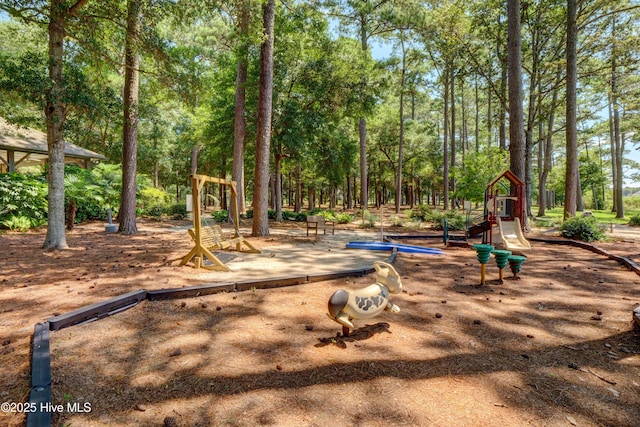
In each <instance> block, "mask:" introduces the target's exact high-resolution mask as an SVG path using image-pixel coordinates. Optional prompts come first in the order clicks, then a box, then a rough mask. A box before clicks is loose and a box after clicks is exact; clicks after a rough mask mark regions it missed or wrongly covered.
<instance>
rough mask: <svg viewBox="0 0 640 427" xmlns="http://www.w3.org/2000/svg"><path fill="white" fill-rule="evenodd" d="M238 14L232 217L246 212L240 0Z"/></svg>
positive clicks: (245, 27)
mask: <svg viewBox="0 0 640 427" xmlns="http://www.w3.org/2000/svg"><path fill="white" fill-rule="evenodd" d="M240 8H241V9H240V14H239V21H240V22H239V28H240V37H241V38H242V41H241V42H240V43H241V44H240V49H239V52H238V68H237V72H236V107H235V116H234V122H233V165H232V166H231V179H232V180H233V181H235V182H236V189H237V193H236V195H237V200H236V205H237V206H231V214H232V215H230V216H229V217H230V218H234V215H233V212H234V210H235V209H238V213H239V214H245V213H246V212H247V206H246V202H245V193H244V139H245V135H246V131H245V128H246V118H245V114H246V87H245V86H246V83H247V70H248V59H247V58H248V56H249V46H248V44H247V42H246V41H245V40H244V37H247V36H248V31H249V9H248V7H247V4H246V2H241V5H240Z"/></svg>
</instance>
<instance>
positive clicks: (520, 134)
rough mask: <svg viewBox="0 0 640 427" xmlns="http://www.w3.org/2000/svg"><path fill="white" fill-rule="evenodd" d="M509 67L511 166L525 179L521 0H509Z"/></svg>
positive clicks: (513, 170)
mask: <svg viewBox="0 0 640 427" xmlns="http://www.w3.org/2000/svg"><path fill="white" fill-rule="evenodd" d="M507 9H508V33H509V35H508V46H507V67H508V85H509V154H510V161H509V167H510V169H511V172H513V174H514V175H516V176H517V177H518V178H520V179H521V180H522V181H523V182H524V180H525V176H524V174H525V153H526V151H525V149H526V147H525V139H524V112H523V108H522V52H521V46H522V41H521V37H520V0H508V2H507Z"/></svg>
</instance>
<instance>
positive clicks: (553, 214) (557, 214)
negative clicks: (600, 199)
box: [531, 206, 640, 224]
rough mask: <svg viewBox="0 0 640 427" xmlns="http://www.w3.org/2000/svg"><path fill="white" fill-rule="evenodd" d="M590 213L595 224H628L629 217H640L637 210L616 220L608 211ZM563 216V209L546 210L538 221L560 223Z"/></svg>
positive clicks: (630, 211)
mask: <svg viewBox="0 0 640 427" xmlns="http://www.w3.org/2000/svg"><path fill="white" fill-rule="evenodd" d="M535 208H537V207H532V208H531V210H532V211H533V212H535ZM590 212H592V213H593V217H594V218H595V219H596V222H598V223H602V224H611V223H613V224H628V223H629V218H630V217H632V216H637V215H640V211H638V210H626V211H625V213H624V214H625V217H624V218H616V214H615V212H611V211H610V210H591V211H590ZM563 216H564V208H563V207H562V206H560V207H557V208H554V209H547V210H546V211H545V216H543V217H541V218H538V219H540V220H542V222H546V221H551V222H561V221H562V219H563ZM576 216H578V217H580V216H582V212H577V213H576Z"/></svg>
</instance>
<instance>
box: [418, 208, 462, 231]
mask: <svg viewBox="0 0 640 427" xmlns="http://www.w3.org/2000/svg"><path fill="white" fill-rule="evenodd" d="M445 219H446V220H447V223H448V227H449V231H459V230H464V229H465V228H466V227H467V221H466V219H465V217H464V216H463V215H460V214H459V213H457V212H456V211H446V212H433V213H431V214H430V215H429V216H428V217H427V222H429V223H431V224H432V225H433V228H435V229H436V230H442V229H444V220H445Z"/></svg>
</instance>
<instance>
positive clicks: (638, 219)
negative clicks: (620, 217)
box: [629, 214, 640, 227]
mask: <svg viewBox="0 0 640 427" xmlns="http://www.w3.org/2000/svg"><path fill="white" fill-rule="evenodd" d="M629 225H631V226H634V227H637V226H640V214H636V215H633V216H632V217H631V218H629Z"/></svg>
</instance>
